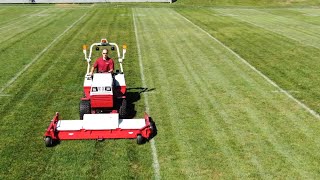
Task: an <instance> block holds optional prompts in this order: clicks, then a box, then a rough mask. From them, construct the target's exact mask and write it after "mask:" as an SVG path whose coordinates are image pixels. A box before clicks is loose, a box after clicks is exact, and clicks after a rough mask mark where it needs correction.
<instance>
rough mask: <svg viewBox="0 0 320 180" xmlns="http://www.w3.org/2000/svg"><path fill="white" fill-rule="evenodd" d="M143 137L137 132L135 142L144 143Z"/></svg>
mask: <svg viewBox="0 0 320 180" xmlns="http://www.w3.org/2000/svg"><path fill="white" fill-rule="evenodd" d="M145 141H146V140H145V138H144V137H143V136H141V134H138V136H137V144H144V143H145Z"/></svg>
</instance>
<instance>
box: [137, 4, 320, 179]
mask: <svg viewBox="0 0 320 180" xmlns="http://www.w3.org/2000/svg"><path fill="white" fill-rule="evenodd" d="M178 12H181V13H182V14H183V15H185V16H186V17H188V18H190V19H191V20H192V21H193V22H196V23H197V24H199V25H200V26H201V27H204V28H205V29H206V30H208V31H209V32H210V33H212V34H213V35H214V36H217V37H219V39H221V41H223V42H225V43H227V46H229V47H231V48H233V47H237V48H243V50H247V51H246V54H248V55H252V56H257V57H259V56H258V55H257V54H254V53H252V51H253V50H257V51H259V50H260V51H261V50H262V51H263V49H264V48H265V47H268V48H269V46H268V44H264V45H266V46H262V45H260V46H255V49H253V47H252V48H248V46H251V45H250V42H251V39H253V38H254V36H253V35H255V33H256V32H257V31H260V29H259V28H253V27H250V28H246V29H241V28H242V27H243V26H245V25H246V24H244V25H243V26H242V25H241V24H240V23H239V24H236V25H235V24H234V23H237V21H231V20H230V21H228V20H229V19H231V18H230V17H224V16H221V17H220V16H217V17H210V16H208V14H206V13H205V12H206V11H205V10H203V11H202V10H194V9H193V10H190V9H181V10H180V9H179V11H178ZM134 13H135V16H136V19H137V27H138V28H137V29H138V36H139V38H138V42H140V45H141V49H142V50H141V52H142V59H143V64H145V67H144V68H145V75H146V77H147V78H146V79H147V84H149V85H151V86H152V87H154V88H155V91H154V92H152V93H150V95H149V96H150V98H149V99H150V110H151V112H152V114H153V115H154V117H156V119H157V122H158V126H159V136H158V137H157V145H158V146H157V147H158V152H159V159H160V164H161V174H162V177H164V178H165V179H177V178H181V179H184V178H192V179H193V178H199V179H213V178H224V179H230V178H245V179H246V178H295V177H301V178H315V177H318V175H319V174H318V172H317V170H316V169H317V164H318V162H317V160H315V159H314V157H318V156H319V154H318V153H317V150H316V149H317V147H318V145H317V143H316V142H318V141H319V139H318V138H317V136H316V134H317V133H316V134H313V133H314V132H318V131H319V127H318V125H319V122H318V120H317V119H316V118H315V117H313V116H312V115H311V114H309V113H308V112H307V111H305V110H304V109H303V108H301V107H299V105H297V104H296V103H295V102H294V101H292V100H290V99H289V98H288V97H287V96H285V95H284V94H281V93H279V92H278V89H276V88H275V87H273V86H272V85H271V84H269V83H268V82H267V81H265V80H264V79H263V78H262V77H260V76H259V75H258V74H257V73H255V72H254V71H252V70H251V69H250V68H249V67H248V66H246V65H245V64H243V63H242V62H241V61H240V60H239V58H237V57H236V56H234V55H233V54H232V53H230V51H228V50H227V49H226V48H224V47H223V46H221V45H220V44H218V43H217V42H216V41H215V40H213V39H211V38H210V37H209V36H208V35H207V34H206V33H204V32H202V31H199V29H198V28H197V27H196V26H194V25H193V24H191V23H189V22H188V21H186V20H185V19H184V18H183V17H182V16H181V15H179V14H177V13H176V12H175V11H173V10H169V9H152V10H150V9H142V8H140V9H135V12H134ZM210 13H211V11H210ZM204 17H206V18H204ZM208 17H209V18H208ZM232 20H233V19H232ZM204 21H210V22H211V23H207V24H205V23H203V24H202V22H204ZM218 22H220V23H221V24H219V23H218ZM222 24H225V26H223V25H222ZM211 28H212V29H213V28H221V32H220V34H217V33H219V32H215V31H213V30H212V29H211ZM214 30H215V29H214ZM233 33H237V34H235V35H234V36H232V35H233ZM246 33H248V34H250V35H251V36H249V35H248V36H246V37H241V36H240V35H241V34H246ZM223 35H225V36H227V35H230V36H231V37H233V38H234V39H236V40H238V41H239V44H234V43H233V42H236V41H232V42H229V41H227V40H228V39H227V38H225V36H223ZM227 37H228V36H227ZM257 37H258V36H257ZM259 37H260V38H262V39H263V38H266V37H267V38H271V37H274V38H275V39H276V40H273V41H270V42H278V41H281V38H283V37H281V36H278V35H277V34H271V33H269V34H263V35H261V34H260V36H259ZM254 40H256V41H257V42H259V41H258V39H253V41H254ZM247 41H249V42H247ZM286 41H288V39H286ZM289 41H290V40H289ZM228 42H229V43H228ZM283 45H284V44H282V47H284V46H283ZM253 46H254V45H253ZM270 48H272V47H270ZM277 48H278V49H277V51H281V52H284V53H285V52H286V51H285V50H286V49H280V48H279V47H277ZM258 49H259V50H258ZM311 50H312V49H311ZM264 51H266V50H264ZM235 52H236V53H239V54H240V55H243V54H242V53H241V51H239V50H237V49H235ZM262 56H263V55H262ZM268 57H270V56H268ZM245 58H246V56H245ZM314 58H316V57H314ZM252 61H253V60H252ZM282 66H284V64H282ZM286 66H288V64H286ZM271 69H272V68H271ZM268 75H269V74H268ZM271 77H272V76H271ZM279 78H281V76H280V77H278V76H277V77H274V79H279ZM287 78H288V77H287ZM288 81H289V80H288ZM314 102H315V101H314ZM303 147H311V148H310V149H308V150H306V149H304V148H303ZM306 154H308V155H306Z"/></svg>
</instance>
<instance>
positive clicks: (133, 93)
mask: <svg viewBox="0 0 320 180" xmlns="http://www.w3.org/2000/svg"><path fill="white" fill-rule="evenodd" d="M153 90H155V88H151V89H149V88H143V87H138V88H127V98H126V99H127V113H128V115H127V118H129V119H132V118H134V117H135V116H136V114H137V111H136V110H135V104H134V103H135V102H137V101H139V100H140V99H141V93H145V92H150V91H153Z"/></svg>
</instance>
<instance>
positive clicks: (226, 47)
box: [177, 13, 320, 119]
mask: <svg viewBox="0 0 320 180" xmlns="http://www.w3.org/2000/svg"><path fill="white" fill-rule="evenodd" d="M177 14H179V13H177ZM179 16H181V17H182V18H183V19H185V20H186V21H188V22H189V23H190V24H192V25H193V26H194V27H196V28H198V29H199V30H200V31H202V32H204V33H205V34H207V35H208V36H209V37H210V38H211V39H213V40H214V41H216V42H217V43H218V44H220V45H221V46H223V47H224V48H225V49H227V50H228V51H229V52H231V53H232V54H233V55H234V56H236V57H237V58H238V59H239V60H241V62H243V63H244V64H245V65H247V66H248V67H250V68H251V69H252V70H253V71H255V72H256V73H257V74H259V75H260V76H261V77H263V78H264V79H265V80H266V81H267V82H269V83H270V84H271V85H273V86H274V87H276V88H277V89H278V90H279V91H280V92H282V93H284V94H285V95H287V96H288V97H289V98H290V99H291V100H293V101H294V102H296V103H297V104H299V105H300V106H301V107H302V108H304V109H305V110H306V111H308V112H309V113H310V114H312V115H313V116H314V117H316V118H317V119H320V115H319V114H318V113H317V112H315V111H314V110H312V109H311V108H309V107H308V106H307V105H305V104H304V103H302V102H300V101H299V100H297V99H296V98H295V97H293V96H292V95H291V94H290V93H288V92H287V91H286V90H284V89H282V88H281V87H280V86H278V85H277V84H276V83H275V82H273V81H272V80H271V79H269V78H268V77H267V76H266V75H264V74H263V73H262V72H261V71H259V70H257V69H256V68H255V67H254V66H252V65H251V64H250V63H249V62H248V61H246V60H245V59H243V58H242V57H241V56H240V55H239V54H237V53H236V52H234V51H233V50H232V49H230V48H229V47H228V46H226V45H225V44H223V43H222V42H221V41H219V40H218V39H216V38H215V37H213V36H212V35H211V34H209V33H208V32H207V31H205V30H204V29H202V28H201V27H199V26H197V25H196V24H194V23H193V22H191V21H190V20H189V19H187V18H186V17H184V16H182V15H181V14H179Z"/></svg>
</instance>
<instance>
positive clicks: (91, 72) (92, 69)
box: [90, 66, 95, 76]
mask: <svg viewBox="0 0 320 180" xmlns="http://www.w3.org/2000/svg"><path fill="white" fill-rule="evenodd" d="M94 69H95V67H94V66H92V68H91V71H90V75H91V76H92V74H93V71H94Z"/></svg>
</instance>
